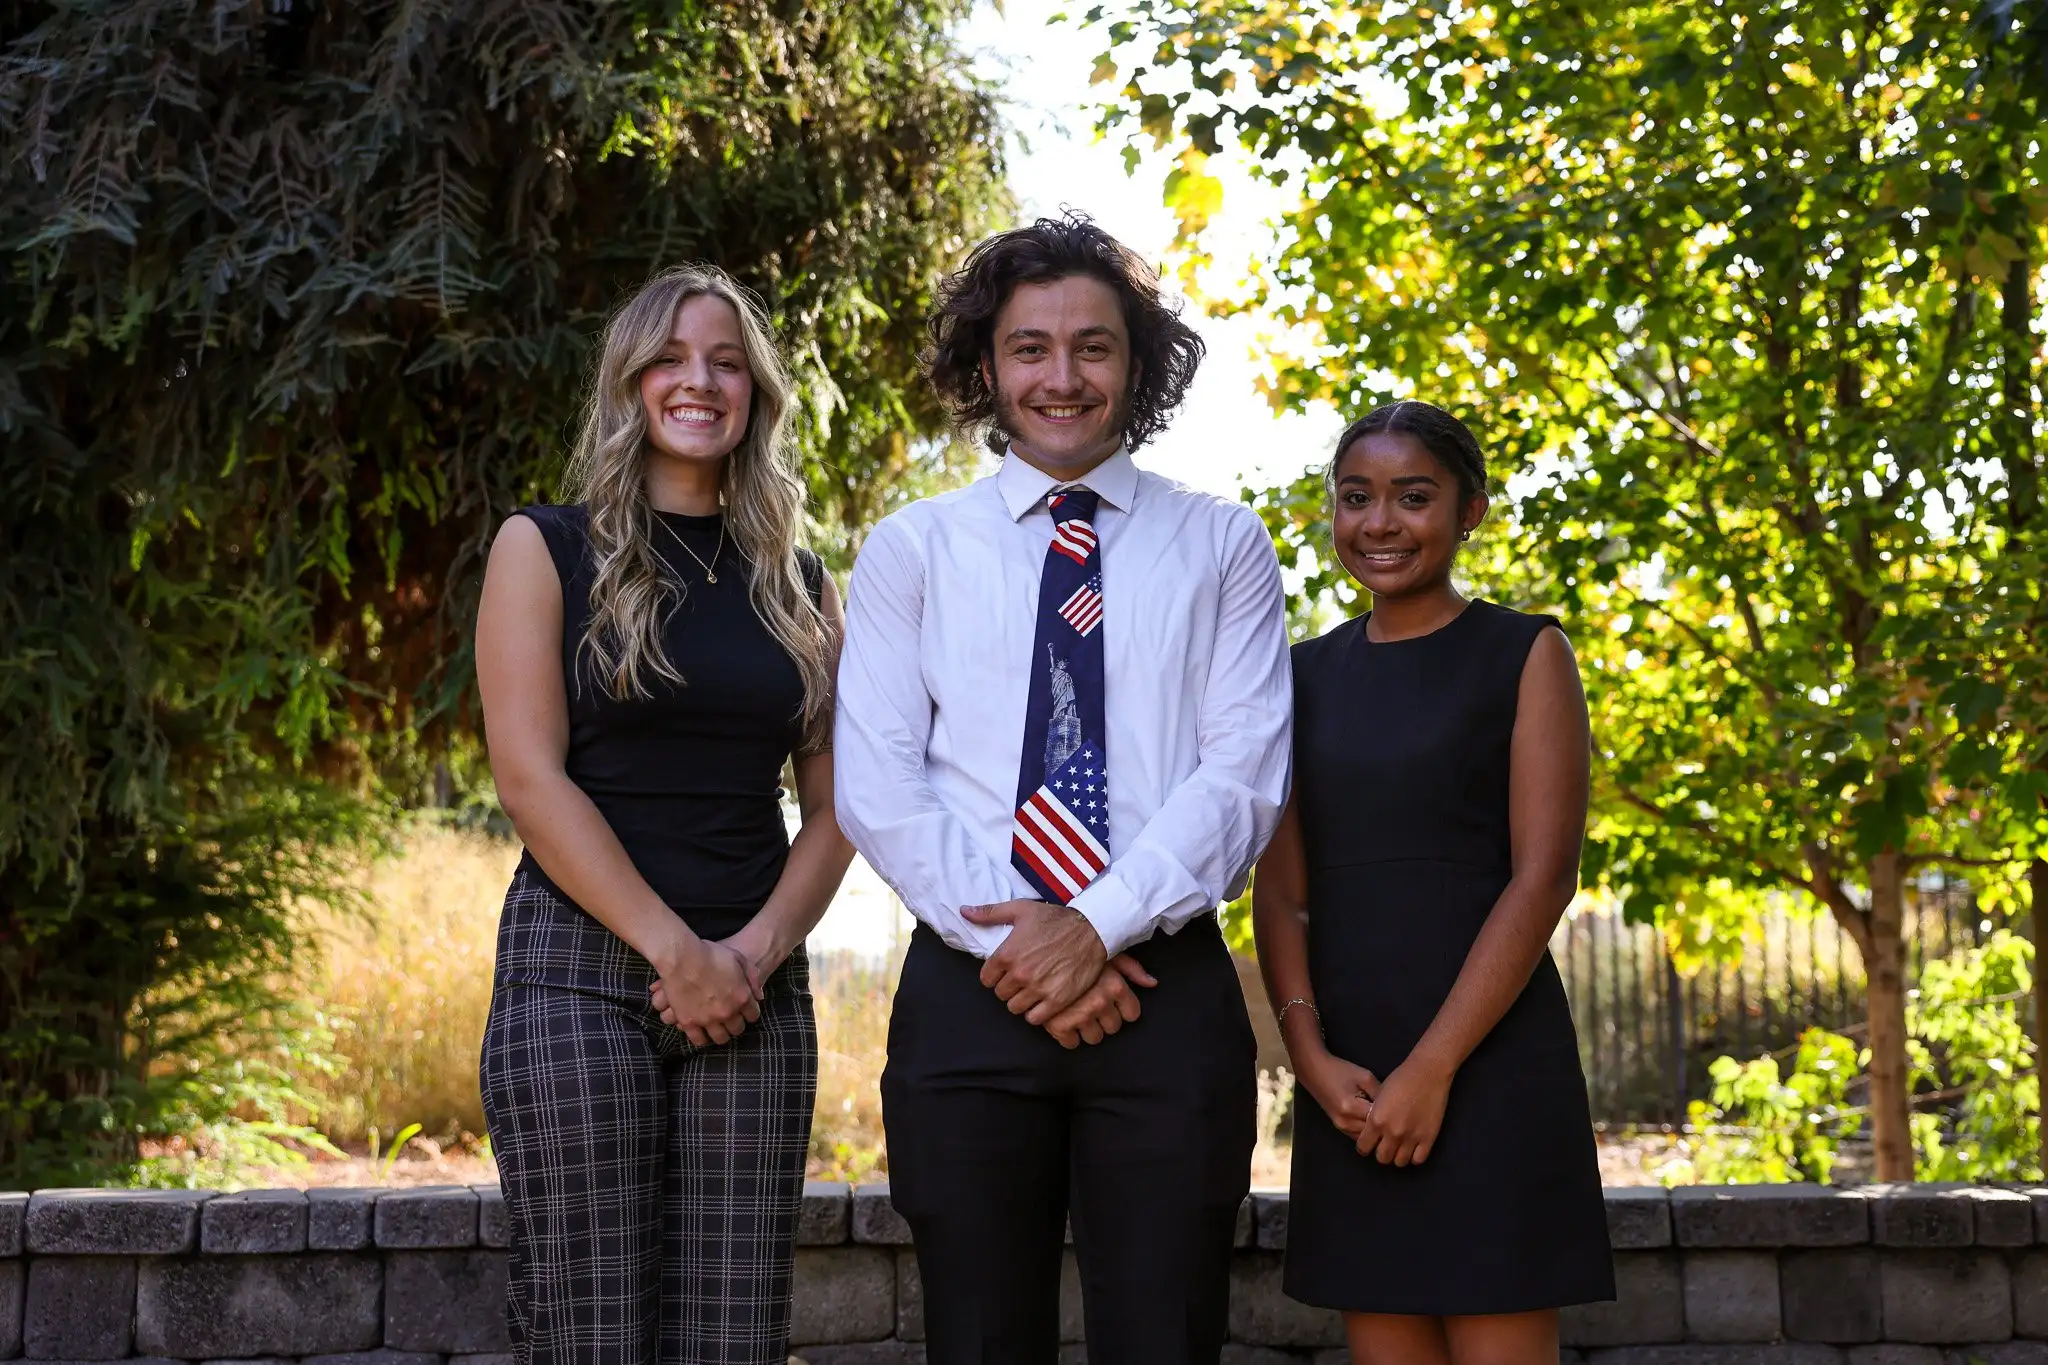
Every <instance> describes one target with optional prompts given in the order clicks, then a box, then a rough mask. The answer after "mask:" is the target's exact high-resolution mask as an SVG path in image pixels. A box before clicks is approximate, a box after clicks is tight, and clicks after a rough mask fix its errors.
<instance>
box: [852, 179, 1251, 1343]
mask: <svg viewBox="0 0 2048 1365" xmlns="http://www.w3.org/2000/svg"><path fill="white" fill-rule="evenodd" d="M931 332H932V341H933V344H932V347H931V350H930V352H929V353H928V354H927V356H926V365H927V370H928V373H929V375H930V377H931V380H932V383H933V385H934V387H935V388H936V389H937V391H938V393H939V394H940V396H941V397H942V398H943V399H944V400H945V401H946V403H947V404H948V405H949V407H950V408H951V410H952V413H953V416H954V418H955V420H956V421H957V422H959V423H960V425H961V426H962V428H963V429H967V430H973V431H976V432H979V433H985V434H986V438H987V440H988V442H989V444H990V446H991V447H992V448H994V449H996V450H997V451H999V452H1002V453H1003V456H1004V458H1003V463H1002V466H1001V468H1000V469H999V471H998V472H997V473H996V474H994V475H992V476H990V477H988V478H984V479H981V480H979V481H978V482H976V483H974V484H973V485H971V486H969V487H967V488H964V489H961V490H959V491H957V492H954V493H949V494H945V495H943V496H941V497H937V498H931V499H928V500H926V501H923V502H920V503H917V504H915V505H913V506H911V507H907V508H905V509H903V510H902V511H900V512H897V513H896V514H894V515H893V516H891V517H889V518H887V519H886V520H884V521H883V522H882V523H881V524H880V525H879V526H877V527H876V528H875V529H874V531H873V532H872V534H871V535H870V536H869V537H868V540H867V543H866V546H865V547H864V548H863V549H862V551H861V554H860V559H859V562H858V563H857V564H856V565H855V567H854V572H853V583H852V588H851V592H850V598H849V606H848V610H847V632H846V644H845V652H844V655H843V657H842V661H841V665H840V671H839V693H838V720H837V727H836V738H835V752H836V765H837V780H836V786H837V809H838V813H839V821H840V824H841V825H842V827H843V828H844V829H845V831H846V833H847V835H848V836H849V837H851V839H852V840H853V842H854V844H855V845H856V846H857V847H858V848H859V849H860V851H861V852H862V853H863V854H865V855H866V856H867V859H868V861H869V862H870V863H871V864H872V865H873V866H874V867H875V869H876V870H877V871H878V872H879V873H880V874H881V875H882V877H883V878H884V879H885V880H886V881H887V882H888V883H889V884H890V885H891V886H892V887H894V888H895V890H896V892H897V893H898V894H899V895H900V896H901V897H902V898H903V901H904V903H905V904H906V905H907V906H909V908H910V910H911V912H912V913H913V914H914V915H916V916H917V918H918V920H919V921H920V924H919V927H918V929H917V931H916V933H915V935H914V936H913V938H912V940H911V945H910V951H909V956H908V957H907V959H906V960H905V962H904V967H903V976H902V980H901V983H900V984H899V987H898V990H897V995H896V1008H895V1014H894V1017H893V1019H892V1020H891V1024H890V1031H889V1062H888V1067H887V1069H886V1071H885V1072H884V1074H883V1078H882V1103H883V1117H884V1121H885V1123H886V1125H887V1129H888V1137H889V1168H890V1181H891V1187H892V1193H893V1197H894V1200H895V1204H896V1207H897V1209H898V1210H899V1211H900V1212H901V1213H902V1214H903V1216H904V1218H905V1219H906V1220H907V1221H908V1222H909V1224H910V1228H911V1232H912V1235H913V1237H914V1239H915V1242H916V1247H917V1258H918V1268H919V1272H920V1274H921V1275H922V1278H923V1283H924V1302H925V1333H926V1343H927V1352H928V1355H929V1359H930V1360H931V1362H932V1365H1051V1362H1052V1361H1053V1360H1054V1358H1055V1356H1056V1354H1057V1351H1058V1343H1059V1320H1058V1300H1059V1276H1060V1249H1061V1242H1062V1224H1063V1223H1064V1222H1065V1221H1066V1220H1067V1217H1068V1215H1069V1213H1070V1212H1071V1216H1072V1223H1073V1232H1074V1246H1075V1251H1076V1254H1077V1257H1078V1260H1079V1264H1080V1272H1081V1284H1082V1296H1083V1304H1084V1311H1085V1317H1086V1325H1087V1338H1088V1351H1089V1359H1090V1361H1091V1362H1093V1365H1154V1363H1156V1365H1211V1363H1213V1362H1214V1361H1216V1360H1217V1359H1218V1356H1219V1355H1220V1352H1221V1349H1222V1343H1223V1338H1224V1332H1225V1322H1226V1314H1227V1306H1228V1300H1229V1262H1230V1246H1231V1236H1232V1231H1233V1227H1234V1223H1235V1218H1236V1214H1237V1209H1238V1205H1239V1203H1240V1202H1241V1201H1242V1199H1243V1197H1244V1195H1245V1191H1246V1189H1247V1186H1248V1184H1249V1179H1250V1157H1251V1148H1252V1141H1253V1125H1254V1109H1255V1094H1256V1081H1255V1076H1254V1048H1253V1041H1252V1033H1251V1028H1250V1025H1249V1022H1248V1021H1247V1019H1246V1016H1245V1008H1244V1003H1243V997H1242V995H1241V994H1240V991H1239V988H1238V984H1237V976H1236V973H1235V971H1234V969H1233V968H1232V965H1231V963H1230V959H1229V954H1228V952H1227V951H1226V949H1225V947H1224V944H1223V940H1222V936H1221V934H1220V932H1219V930H1218V928H1217V924H1216V918H1215V915H1214V913H1213V912H1214V910H1215V907H1216V905H1217V904H1218V902H1219V901H1222V900H1224V899H1227V898H1229V897H1230V896H1233V895H1235V894H1237V892H1238V891H1239V890H1240V889H1241V888H1242V886H1243V883H1244V878H1245V874H1246V871H1247V869H1249V868H1250V867H1251V865H1252V863H1253V861H1254V860H1255V859H1256V858H1257V857H1258V855H1259V853H1260V851H1261V850H1262V849H1263V848H1264V847H1265V844H1266V841H1267V839H1268V838H1269V837H1270V836H1271V834H1272V832H1273V829H1274V826H1275V824H1276V823H1277V821H1278V819H1279V814H1280V807H1281V804H1282V802H1283V801H1284V799H1285V796H1286V789H1287V778H1288V760H1289V751H1288V744H1289V727H1290V719H1291V693H1290V681H1289V673H1288V662H1287V640H1286V630H1285V626H1284V621H1283V610H1282V594H1281V588H1280V575H1279V566H1278V564H1277V562H1276V560H1275V558H1274V554H1273V549H1272V545H1271V543H1270V541H1269V540H1268V539H1267V537H1266V533H1265V530H1264V528H1263V527H1262V526H1261V525H1260V523H1259V520H1258V518H1257V517H1256V516H1254V515H1253V514H1252V513H1251V512H1250V511H1249V510H1248V509H1246V508H1244V507H1242V506H1240V505H1238V504H1235V503H1230V502H1227V501H1224V500H1222V499H1219V498H1215V497H1212V496H1209V495H1207V494H1204V493H1198V492H1194V491H1192V490H1190V489H1187V488H1183V487H1181V486H1180V485H1178V484H1175V483H1173V482H1172V481H1170V480H1167V479H1163V478H1160V477H1158V476H1157V475H1154V474H1150V473H1145V472H1142V471H1140V470H1139V469H1138V468H1137V466H1136V465H1134V464H1133V463H1132V462H1131V454H1130V452H1131V451H1132V450H1133V449H1135V448H1136V447H1138V446H1140V445H1142V444H1143V443H1144V442H1145V441H1146V440H1147V439H1149V438H1150V437H1152V436H1154V435H1156V434H1157V433H1158V432H1159V431H1160V430H1162V429H1163V428H1164V427H1165V425H1166V422H1167V419H1168V418H1169V416H1170V415H1171V413H1172V412H1173V410H1174V409H1175V408H1176V407H1177V406H1178V405H1179V403H1180V401H1181V398H1182V396H1183V395H1184V394H1185V392H1186V389H1187V385H1188V383H1189V381H1190V380H1191V379H1192V378H1193V377H1194V373H1195V367H1196V366H1197V364H1199V362H1200V360H1201V357H1202V343H1201V340H1200V338H1198V337H1197V336H1196V335H1195V334H1194V332H1193V331H1192V330H1191V329H1190V328H1188V327H1187V326H1186V325H1185V324H1184V323H1182V322H1181V321H1180V320H1179V318H1178V317H1177V316H1176V315H1175V313H1174V311H1173V309H1172V308H1170V307H1169V306H1167V305H1166V304H1165V303H1164V302H1163V301H1162V299H1161V296H1160V289H1159V280H1158V277H1157V275H1155V274H1154V273H1153V271H1152V270H1151V269H1150V267H1148V266H1146V265H1145V264H1144V263H1143V262H1142V261H1141V260H1140V259H1139V258H1138V257H1137V256H1136V255H1135V254H1134V253H1132V252H1131V251H1130V250H1129V249H1128V248H1126V247H1124V246H1122V245H1121V244H1120V243H1118V242H1116V241H1115V240H1114V239H1113V238H1111V237H1110V236H1108V235H1107V234H1106V233H1104V232H1102V231H1101V230H1100V229H1099V228H1097V227H1096V226H1095V225H1094V224H1092V223H1090V222H1089V221H1087V220H1086V219H1085V218H1080V217H1075V216H1068V217H1065V218H1061V219H1040V220H1039V221H1038V222H1036V223H1035V224H1033V225H1032V226H1030V227H1026V228H1020V229H1017V230H1015V231H1012V232H1007V233H1003V234H1001V235H999V236H997V237H994V238H991V239H989V240H988V241H986V242H984V243H982V244H981V246H979V247H978V248H976V249H975V251H974V252H973V253H972V254H971V255H970V256H969V257H968V260H967V262H966V264H965V266H964V267H963V268H962V269H961V270H960V271H959V272H958V273H957V274H955V275H954V276H952V277H951V278H949V279H948V280H947V281H946V282H945V284H944V286H943V287H942V289H941V293H940V302H939V305H938V308H937V311H936V314H935V316H934V317H933V319H932V323H931Z"/></svg>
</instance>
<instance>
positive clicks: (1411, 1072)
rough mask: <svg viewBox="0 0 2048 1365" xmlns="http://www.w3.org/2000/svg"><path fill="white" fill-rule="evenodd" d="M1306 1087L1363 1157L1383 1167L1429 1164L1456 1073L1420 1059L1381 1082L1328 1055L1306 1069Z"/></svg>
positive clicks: (1304, 1070)
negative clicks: (1453, 1073) (1452, 1078)
mask: <svg viewBox="0 0 2048 1365" xmlns="http://www.w3.org/2000/svg"><path fill="white" fill-rule="evenodd" d="M1301 1081H1302V1084H1303V1086H1305V1087H1306V1088H1307V1090H1308V1092H1309V1094H1311V1095H1313V1096H1315V1100H1316V1103H1317V1104H1319V1105H1321V1106H1322V1108H1323V1112H1324V1113H1325V1114H1327V1115H1329V1118H1330V1122H1331V1123H1333V1124H1335V1125H1336V1127H1337V1131H1338V1132H1340V1133H1342V1134H1344V1136H1346V1137H1348V1138H1350V1139H1352V1141H1353V1142H1355V1143H1356V1144H1357V1145H1358V1154H1359V1155H1360V1156H1369V1157H1374V1158H1376V1159H1377V1160H1378V1161H1379V1163H1380V1164H1381V1165H1382V1166H1419V1165H1421V1164H1422V1163H1423V1162H1424V1161H1427V1160H1428V1159H1429V1153H1430V1149H1431V1148H1433V1147H1434V1146H1436V1139H1437V1134H1438V1133H1439V1132H1440V1131H1442V1128H1443V1122H1444V1106H1445V1105H1446V1104H1448V1103H1449V1101H1450V1097H1451V1073H1450V1072H1449V1071H1448V1070H1446V1069H1444V1068H1442V1067H1438V1066H1435V1065H1433V1064H1432V1063H1430V1062H1429V1061H1428V1059H1426V1058H1424V1057H1421V1056H1417V1055H1411V1056H1410V1057H1409V1059H1408V1060H1407V1061H1405V1062H1403V1063H1401V1065H1399V1066H1397V1067H1395V1068H1394V1070H1393V1074H1391V1075H1390V1076H1388V1077H1387V1078H1386V1080H1384V1081H1382V1080H1381V1079H1380V1078H1379V1077H1377V1076H1375V1075H1373V1074H1372V1072H1370V1071H1368V1070H1366V1069H1365V1068H1364V1067H1362V1066H1357V1065H1354V1064H1353V1063H1351V1062H1347V1061H1345V1060H1344V1059H1343V1058H1341V1057H1337V1056H1334V1055H1332V1054H1331V1053H1329V1052H1327V1051H1326V1052H1324V1053H1323V1054H1322V1055H1321V1056H1319V1057H1317V1058H1315V1059H1314V1060H1313V1061H1312V1062H1311V1063H1309V1064H1308V1065H1305V1066H1303V1067H1302V1076H1301Z"/></svg>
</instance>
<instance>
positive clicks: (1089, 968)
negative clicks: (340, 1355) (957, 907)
mask: <svg viewBox="0 0 2048 1365" xmlns="http://www.w3.org/2000/svg"><path fill="white" fill-rule="evenodd" d="M961 913H962V914H963V915H964V916H965V917H966V919H967V920H968V922H969V923H971V924H979V925H984V926H992V925H998V924H1007V925H1009V926H1010V936H1009V938H1007V939H1006V940H1004V942H1003V946H1002V947H1000V948H998V949H996V951H995V952H994V953H991V954H990V955H989V958H988V961H987V962H985V963H983V964H982V968H981V984H982V985H984V986H987V987H988V988H989V989H990V990H992V991H994V992H995V993H996V996H997V998H998V999H1000V1000H1001V1001H1002V1002H1003V1003H1004V1004H1005V1005H1007V1006H1009V1009H1010V1013H1012V1014H1021V1015H1023V1016H1024V1019H1025V1022H1027V1023H1030V1024H1033V1025H1036V1026H1037V1027H1040V1028H1043V1029H1044V1030H1045V1031H1046V1032H1048V1033H1050V1034H1051V1035H1052V1036H1053V1037H1054V1038H1055V1039H1057V1040H1058V1042H1059V1044H1060V1046H1061V1047H1064V1048H1069V1049H1071V1048H1076V1047H1079V1046H1080V1045H1081V1044H1082V1043H1089V1044H1094V1043H1099V1042H1101V1041H1102V1040H1103V1039H1104V1038H1107V1037H1108V1036H1110V1035H1111V1034H1113V1033H1115V1032H1116V1031H1117V1030H1119V1029H1121V1028H1122V1027H1123V1026H1124V1025H1125V1024H1128V1023H1131V1022H1133V1021H1135V1020H1136V1019H1137V1017H1138V1015H1139V1012H1140V1010H1139V1004H1138V994H1137V992H1136V991H1135V990H1133V989H1132V987H1134V986H1156V985H1158V984H1159V983H1158V981H1157V979H1155V978H1154V977H1153V976H1152V974H1151V973H1149V972H1147V971H1146V970H1145V969H1144V967H1142V966H1140V965H1139V963H1138V960H1137V959H1136V958H1134V957H1132V956H1131V955H1130V954H1128V953H1118V954H1117V955H1116V956H1115V957H1111V956H1110V955H1109V952H1108V950H1107V949H1105V948H1104V947H1103V944H1102V938H1101V936H1100V935H1098V934H1097V933H1096V932H1095V926H1094V925H1092V924H1090V923H1089V922H1088V921H1087V919H1086V918H1084V917H1083V916H1082V915H1081V913H1080V912H1079V911H1078V910H1075V909H1073V908H1072V907H1071V906H1065V905H1052V904H1050V903H1048V902H1045V901H1031V900H1015V901H1005V902H1003V903H1002V904H1000V905H977V906H969V907H968V908H967V909H965V910H963V911H962V912H961Z"/></svg>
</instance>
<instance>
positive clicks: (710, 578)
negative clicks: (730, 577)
mask: <svg viewBox="0 0 2048 1365" xmlns="http://www.w3.org/2000/svg"><path fill="white" fill-rule="evenodd" d="M704 581H705V582H706V583H716V582H717V581H718V575H717V574H715V573H712V572H710V571H709V570H706V571H705V573H704Z"/></svg>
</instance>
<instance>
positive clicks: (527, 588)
mask: <svg viewBox="0 0 2048 1365" xmlns="http://www.w3.org/2000/svg"><path fill="white" fill-rule="evenodd" d="M561 661H562V585H561V581H560V580H559V579H558V578H557V577H556V574H555V566H554V561H553V560H552V559H551V558H550V557H549V555H548V548H547V542H546V541H545V540H544V539H543V538H542V536H541V532H540V528H539V527H538V526H536V525H534V523H533V522H532V521H531V520H530V519H529V518H526V517H513V518H511V519H510V520H509V521H507V522H506V523H505V525H504V526H503V527H502V528H500V530H499V532H498V538H497V541H496V542H495V543H494V544H493V545H492V546H491V558H490V564H489V566H488V567H487V568H486V569H485V571H484V587H483V600H482V602H481V604H480V606H479V608H478V610H477V623H476V680H477V690H478V692H479V693H480V694H481V695H482V698H483V708H484V733H485V736H486V740H487V743H488V745H489V749H490V758H491V776H492V779H493V780H494V781H495V782H496V783H497V787H498V803H499V804H500V805H501V806H503V807H504V810H505V814H506V815H507V816H508V817H510V819H511V821H512V827H513V828H514V829H515V830H517V831H518V832H519V837H520V839H521V840H523V841H524V842H525V844H526V847H527V848H528V849H529V850H530V851H531V852H532V853H533V856H534V858H535V859H536V860H537V861H538V862H539V863H540V865H541V867H542V868H544V869H546V871H547V874H548V876H549V877H550V878H552V879H553V880H554V883H555V885H557V886H559V887H561V888H562V891H563V892H564V894H566V895H567V896H568V897H569V898H570V899H571V900H573V901H575V902H576V903H577V904H578V905H580V906H582V907H583V908H584V909H585V910H586V911H588V912H589V913H590V914H591V915H592V916H593V917H594V918H596V920H597V921H598V923H600V924H602V925H604V926H605V928H607V929H609V930H611V931H612V932H613V933H615V934H617V935H618V936H619V937H620V938H621V939H623V940H625V942H626V943H627V944H628V945H629V946H631V947H632V948H633V950H634V951H636V952H638V953H639V954H640V955H641V956H642V957H644V958H646V959H647V961H648V962H649V963H650V964H652V965H653V967H654V969H655V971H656V972H657V973H658V974H659V975H660V976H661V978H662V980H663V981H664V982H665V983H667V984H668V986H669V987H670V994H671V999H673V1000H675V1001H677V1002H679V1003H681V1004H682V1006H683V1008H682V1009H681V1010H679V1012H678V1013H679V1022H678V1027H680V1028H682V1029H683V1031H684V1032H685V1033H687V1034H689V1036H690V1038H691V1041H693V1042H696V1043H698V1044H699V1045H700V1046H701V1045H702V1044H703V1043H705V1042H706V1041H710V1042H720V1043H722V1042H726V1041H728V1040H729V1039H730V1038H731V1037H732V1035H733V1034H734V1033H736V1032H738V1031H739V1030H740V1029H742V1028H744V1027H745V1025H746V1023H747V1022H748V1021H749V1020H751V1019H755V1018H758V1017H759V1011H758V1009H757V1008H756V1006H755V1003H754V1002H755V1000H756V998H757V996H758V992H759V985H760V983H759V982H758V981H754V980H749V978H748V967H747V964H746V963H745V962H744V961H742V960H741V959H740V957H739V955H738V954H737V953H734V952H732V951H731V950H729V949H726V948H722V947H720V946H718V945H715V944H707V943H705V942H704V941H703V940H702V939H700V938H698V937H697V936H696V935H695V934H693V933H691V932H690V927H689V926H688V925H686V924H684V923H683V921H682V919H681V917H679V916H678V915H677V914H676V913H675V912H674V911H673V910H671V909H669V908H668V906H667V904H666V903H664V902H663V901H662V899H661V897H659V896H657V895H656V894H655V893H654V888H652V887H651V886H649V885H648V884H647V880H646V879H645V878H644V877H642V876H641V875H640V873H639V870H638V869H636V868H635V867H634V866H633V860H632V859H631V858H629V857H628V856H627V855H626V850H625V848H624V847H623V846H622V845H621V844H620V843H619V839H618V836H617V835H616V834H614V833H613V832H612V828H611V826H610V825H609V824H607V823H606V822H605V818H604V816H603V815H602V814H600V813H599V811H598V809H597V807H596V805H595V804H593V803H592V801H591V799H590V798H589V797H588V796H587V795H585V794H584V792H583V789H582V788H580V787H578V786H577V785H576V784H575V783H574V782H572V781H570V780H569V775H568V773H567V772H566V771H565V769H564V767H563V764H564V761H565V759H566V758H567V756H568V752H569V702H568V695H567V691H566V687H565V684H564V682H563V679H562V662H561Z"/></svg>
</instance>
